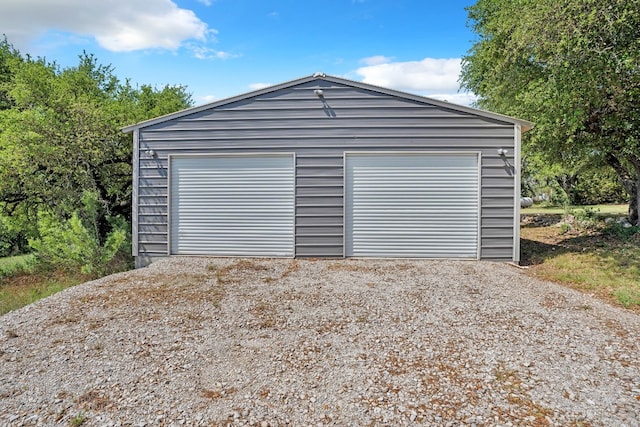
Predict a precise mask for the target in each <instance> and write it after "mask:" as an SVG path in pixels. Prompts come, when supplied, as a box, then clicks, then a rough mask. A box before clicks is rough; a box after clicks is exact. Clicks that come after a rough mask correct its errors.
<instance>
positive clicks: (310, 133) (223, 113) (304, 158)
mask: <svg viewBox="0 0 640 427" xmlns="http://www.w3.org/2000/svg"><path fill="white" fill-rule="evenodd" d="M314 89H322V90H323V91H324V97H323V99H319V98H318V96H316V95H315V94H314ZM139 139H140V140H139V152H138V154H139V162H138V165H137V166H138V168H137V169H138V171H139V181H138V189H137V190H138V198H139V203H140V209H142V208H143V206H144V209H145V213H142V212H140V214H139V216H138V224H137V226H138V242H139V247H138V251H139V253H140V254H145V255H149V256H157V255H162V254H165V255H166V254H167V241H166V238H167V234H166V233H167V232H168V230H167V178H166V175H167V158H168V156H169V155H170V154H204V153H209V154H216V153H257V152H274V153H277V152H294V153H295V155H296V180H295V195H296V216H295V233H296V256H311V257H315V256H335V257H341V256H343V253H344V248H343V237H342V236H343V233H344V229H343V222H344V218H343V208H342V206H343V203H344V200H343V192H344V189H343V186H344V171H343V170H342V167H343V155H344V152H345V151H391V150H392V151H420V150H425V151H432V152H437V151H455V150H461V151H474V152H480V153H481V158H482V164H481V175H482V179H481V195H482V199H481V204H482V207H481V212H480V226H481V233H480V234H481V242H480V246H481V258H483V259H495V260H511V259H512V258H513V251H514V245H513V237H510V236H513V229H514V208H513V206H514V202H515V200H514V198H515V197H514V194H515V192H514V176H513V166H514V157H513V150H514V125H513V123H507V122H501V121H499V120H496V119H490V118H486V117H480V116H476V115H473V114H471V113H466V112H460V111H456V110H455V109H454V108H452V109H447V108H443V107H439V106H431V105H428V104H424V103H421V102H418V101H415V100H411V99H404V98H400V97H397V96H391V95H389V94H385V93H381V92H377V91H373V90H364V89H361V88H354V87H351V86H349V85H346V84H340V83H336V82H332V81H325V80H315V81H311V82H306V83H303V84H299V85H296V86H293V87H287V88H283V89H279V90H277V91H275V92H271V93H267V94H261V95H258V96H256V97H252V98H249V99H243V100H240V101H236V102H230V103H227V104H223V105H219V106H216V107H215V108H212V109H209V110H204V111H199V112H196V113H193V114H190V115H185V116H182V117H178V118H175V119H172V120H168V121H165V122H160V123H157V124H154V125H151V126H148V127H142V128H140V131H139ZM498 148H504V149H507V150H508V154H507V156H506V158H502V157H500V156H499V155H498V153H497V149H498ZM149 149H152V150H153V151H154V152H155V156H153V157H152V156H150V155H149V154H148V153H147V150H149ZM162 239H165V240H164V247H163V246H162V242H160V240H162Z"/></svg>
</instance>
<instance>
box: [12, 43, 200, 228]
mask: <svg viewBox="0 0 640 427" xmlns="http://www.w3.org/2000/svg"><path fill="white" fill-rule="evenodd" d="M190 105H191V96H190V95H189V94H188V93H187V92H186V89H185V87H184V86H165V87H162V88H160V89H157V88H154V87H151V86H148V85H143V86H141V87H133V86H132V85H131V84H130V82H129V81H124V82H122V81H120V80H119V79H118V78H117V77H116V75H115V73H114V69H113V67H112V66H110V65H101V64H99V63H98V61H97V59H96V58H95V57H94V56H93V55H91V54H88V53H86V52H85V53H83V54H82V55H80V56H79V58H78V64H77V65H76V66H73V67H68V68H61V67H60V66H58V65H57V64H56V63H55V62H48V61H46V60H45V59H43V58H37V59H34V58H31V57H29V56H23V55H21V54H20V53H19V52H18V51H17V50H16V49H14V48H13V47H12V45H11V44H10V43H9V42H8V41H7V40H6V39H5V40H4V41H3V42H0V209H2V212H4V215H9V216H11V215H20V216H22V217H24V218H25V221H24V223H25V224H29V223H31V224H35V220H36V219H37V217H38V216H37V214H38V213H41V212H42V211H43V210H46V211H49V212H51V213H52V214H53V215H54V216H55V217H56V218H59V219H61V220H66V219H68V218H70V217H71V216H72V214H73V212H76V211H77V210H78V209H80V208H81V207H82V195H83V194H85V192H87V191H90V192H94V193H95V194H97V202H98V204H99V206H100V209H99V218H100V220H99V221H98V223H99V225H100V229H99V230H98V234H97V235H98V236H99V237H100V239H101V240H104V239H106V236H107V234H108V232H109V230H110V228H111V226H110V225H109V223H108V221H106V218H107V217H108V216H117V215H120V216H122V217H124V218H126V219H130V216H131V214H130V212H131V156H132V142H131V136H130V135H125V134H123V133H122V132H121V131H120V129H121V128H122V127H123V126H125V125H128V124H131V123H135V122H138V121H141V120H145V119H148V118H151V117H155V116H157V115H161V114H167V113H171V112H174V111H176V110H179V109H183V108H186V107H188V106H190Z"/></svg>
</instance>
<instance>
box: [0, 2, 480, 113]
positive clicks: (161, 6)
mask: <svg viewBox="0 0 640 427" xmlns="http://www.w3.org/2000/svg"><path fill="white" fill-rule="evenodd" d="M473 3H474V1H472V0H448V1H432V0H324V1H308V0H268V1H267V0H264V1H260V0H2V3H1V4H0V29H1V30H0V31H2V32H4V33H5V34H6V35H7V37H8V39H9V41H10V42H11V43H13V44H14V46H15V47H16V48H18V49H19V50H20V51H21V52H22V53H30V54H32V55H34V56H44V57H46V58H47V59H49V60H56V61H57V62H58V63H59V64H60V65H62V66H67V65H75V64H76V63H77V56H78V54H80V53H81V52H82V51H83V50H86V51H88V52H91V53H94V54H95V55H96V56H97V58H98V60H99V61H100V63H103V64H109V63H110V64H112V65H113V66H114V67H115V69H116V75H117V76H118V77H119V78H121V79H124V78H131V80H132V82H134V83H138V84H144V83H148V84H152V85H164V84H183V85H186V86H187V87H188V89H189V91H190V92H192V93H193V97H194V101H195V103H196V104H202V103H205V102H209V101H213V100H216V99H221V98H226V97H229V96H233V95H237V94H240V93H244V92H248V91H251V90H254V89H258V88H261V87H264V86H265V85H270V84H277V83H281V82H284V81H287V80H291V79H295V78H298V77H302V76H306V75H310V74H313V73H314V72H316V71H323V72H325V73H327V74H330V75H335V76H339V77H345V78H348V79H352V80H357V81H364V82H366V83H371V84H376V85H380V86H384V87H389V88H393V89H398V90H403V91H406V92H410V93H415V94H419V95H426V96H433V97H434V98H438V99H447V100H448V101H450V102H456V103H461V104H469V103H470V102H472V100H473V95H472V94H465V93H460V92H459V91H458V84H457V79H458V73H459V70H460V58H461V57H462V56H463V55H464V54H465V53H466V52H467V51H468V50H469V48H470V47H471V45H472V41H473V39H474V35H473V34H472V33H471V32H470V31H469V29H468V28H467V27H466V22H467V13H466V11H465V7H466V6H469V5H471V4H473Z"/></svg>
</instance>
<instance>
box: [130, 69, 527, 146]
mask: <svg viewBox="0 0 640 427" xmlns="http://www.w3.org/2000/svg"><path fill="white" fill-rule="evenodd" d="M315 80H324V81H327V82H332V83H338V84H342V85H346V86H351V87H355V88H358V89H363V90H369V91H373V92H378V93H383V94H385V95H390V96H394V97H398V98H402V99H407V100H412V101H417V102H420V103H423V104H429V105H434V106H436V107H441V108H446V109H449V110H453V111H459V112H461V113H467V114H473V115H476V116H480V117H486V118H489V119H494V120H499V121H502V122H506V123H513V124H517V125H520V126H522V131H523V132H526V131H528V130H530V129H531V128H532V127H533V123H532V122H528V121H526V120H521V119H516V118H514V117H509V116H505V115H503V114H498V113H493V112H490V111H485V110H480V109H478V108H473V107H467V106H464V105H458V104H452V103H450V102H447V101H440V100H437V99H433V98H428V97H425V96H419V95H413V94H410V93H406V92H401V91H398V90H394V89H387V88H383V87H379V86H375V85H371V84H368V83H361V82H356V81H353V80H347V79H344V78H341V77H334V76H328V75H326V74H324V73H315V74H313V75H311V76H307V77H302V78H299V79H295V80H290V81H288V82H284V83H280V84H277V85H274V86H269V87H266V88H263V89H258V90H255V91H252V92H247V93H243V94H240V95H236V96H232V97H230V98H225V99H221V100H218V101H214V102H211V103H208V104H203V105H198V106H195V107H191V108H187V109H185V110H181V111H177V112H175V113H171V114H166V115H164V116H160V117H155V118H153V119H149V120H145V121H142V122H139V123H136V124H133V125H129V126H126V127H124V128H122V132H125V133H128V132H132V131H134V130H136V129H141V128H145V127H148V126H153V125H155V124H158V123H162V122H166V121H169V120H173V119H177V118H180V117H183V116H187V115H190V114H194V113H199V112H201V111H205V110H209V109H212V108H216V107H219V106H221V105H226V104H230V103H232V102H237V101H242V100H245V99H249V98H252V97H255V96H259V95H264V94H266V93H270V92H275V91H277V90H280V89H286V88H289V87H293V86H297V85H300V84H304V83H309V82H312V81H315Z"/></svg>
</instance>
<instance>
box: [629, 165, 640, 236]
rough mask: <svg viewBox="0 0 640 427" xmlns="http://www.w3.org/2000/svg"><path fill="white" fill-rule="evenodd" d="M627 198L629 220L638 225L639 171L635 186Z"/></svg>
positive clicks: (639, 219)
mask: <svg viewBox="0 0 640 427" xmlns="http://www.w3.org/2000/svg"><path fill="white" fill-rule="evenodd" d="M633 190H635V191H633V192H632V193H631V197H630V200H629V222H630V223H631V224H633V225H636V226H640V218H639V215H640V171H637V175H636V182H635V188H634V189H633Z"/></svg>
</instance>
